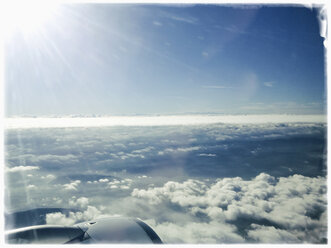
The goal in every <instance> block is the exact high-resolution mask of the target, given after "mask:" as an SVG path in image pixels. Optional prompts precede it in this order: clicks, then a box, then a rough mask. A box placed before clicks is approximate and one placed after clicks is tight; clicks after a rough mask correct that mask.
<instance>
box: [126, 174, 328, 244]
mask: <svg viewBox="0 0 331 248" xmlns="http://www.w3.org/2000/svg"><path fill="white" fill-rule="evenodd" d="M325 182H326V180H325V178H321V177H317V178H310V177H304V176H300V175H294V176H290V177H286V178H285V177H281V178H279V180H277V179H276V178H274V177H272V176H270V175H268V174H266V173H261V174H259V175H258V176H256V177H255V178H253V179H252V180H243V179H242V178H240V177H235V178H223V179H218V180H216V181H215V183H212V184H211V185H207V184H206V183H204V182H202V181H199V180H192V179H190V180H187V181H185V182H183V183H179V182H172V181H169V182H167V183H165V184H164V185H163V186H162V187H154V188H148V189H137V188H135V189H134V190H133V191H132V194H131V195H132V196H133V197H134V198H138V199H143V200H145V201H147V202H148V203H149V204H151V205H155V208H159V207H160V206H161V207H163V206H174V209H176V207H175V206H177V207H180V209H181V211H184V212H186V213H187V214H189V215H191V216H199V215H200V216H201V215H204V216H206V217H208V219H207V222H204V224H203V225H202V226H205V227H204V229H207V230H210V229H211V230H212V228H213V227H214V224H215V222H217V223H218V224H220V225H227V224H229V223H236V222H240V221H241V219H248V220H250V222H251V225H250V226H248V227H247V229H246V232H247V233H248V236H249V238H251V239H252V240H255V241H258V242H267V243H279V242H280V243H283V242H290V243H292V242H300V243H301V242H303V241H305V240H306V241H307V240H310V241H312V242H318V240H322V239H323V237H325V235H326V232H325V230H326V227H327V222H326V219H321V218H320V219H315V218H314V217H313V216H316V214H318V213H323V212H324V213H326V197H325V195H326V184H325ZM169 204H170V205H169ZM162 211H165V210H164V209H163V210H162ZM168 212H170V211H169V210H168ZM261 222H264V223H265V224H266V225H267V226H261V225H259V224H258V223H261ZM181 225H183V224H180V223H171V224H169V223H162V224H156V228H157V230H159V232H160V235H164V236H165V237H168V238H169V239H171V240H172V241H180V238H179V237H178V236H179V235H177V234H176V232H174V233H172V232H170V233H168V230H169V229H172V230H176V229H179V228H180V226H181ZM208 225H210V228H209V227H208ZM188 229H189V228H188ZM307 230H310V231H312V234H310V232H309V231H308V232H307ZM317 230H319V232H318V231H317ZM211 232H212V231H211ZM234 233H236V232H235V230H234V231H233V233H232V234H234ZM316 233H319V236H318V237H316ZM262 234H265V235H264V236H263V235H262ZM273 234H274V235H273ZM192 235H193V234H192ZM170 236H171V237H170ZM219 237H221V236H219ZM186 239H187V240H192V241H193V240H194V239H193V238H192V237H191V236H190V235H187V237H186ZM203 239H204V237H201V239H200V240H199V241H198V240H194V242H202V240H203ZM234 240H236V242H237V241H238V242H239V241H240V239H234ZM203 242H204V241H203ZM209 242H210V243H213V242H228V241H226V240H222V239H221V238H219V239H216V238H215V237H214V240H213V241H211V240H209Z"/></svg>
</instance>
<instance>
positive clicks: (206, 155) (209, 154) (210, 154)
mask: <svg viewBox="0 0 331 248" xmlns="http://www.w3.org/2000/svg"><path fill="white" fill-rule="evenodd" d="M198 156H199V157H216V154H213V153H200V154H198Z"/></svg>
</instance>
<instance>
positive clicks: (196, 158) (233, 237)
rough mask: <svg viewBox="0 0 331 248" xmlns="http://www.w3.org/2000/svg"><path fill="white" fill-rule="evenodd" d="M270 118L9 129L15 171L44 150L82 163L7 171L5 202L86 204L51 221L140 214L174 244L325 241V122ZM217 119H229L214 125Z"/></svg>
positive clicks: (13, 205) (16, 205) (9, 154)
mask: <svg viewBox="0 0 331 248" xmlns="http://www.w3.org/2000/svg"><path fill="white" fill-rule="evenodd" d="M264 117H265V116H255V117H254V118H256V119H254V120H253V119H252V118H253V117H245V116H228V117H227V118H225V117H220V116H212V115H211V116H208V117H206V118H205V117H203V118H201V119H200V117H199V116H191V117H190V116H188V119H187V118H186V117H181V118H183V119H181V118H180V117H176V118H175V120H176V121H178V123H187V121H188V122H191V123H196V122H195V121H196V120H194V118H197V120H198V122H199V123H200V121H201V122H202V124H201V125H200V124H199V125H178V126H154V127H153V128H150V127H143V126H140V127H123V126H117V127H114V126H113V127H102V128H101V127H98V128H66V129H51V128H49V129H20V130H18V129H17V130H15V129H14V130H8V131H7V132H6V147H7V144H8V147H9V149H8V150H7V154H6V164H7V165H9V167H12V168H11V169H13V168H15V167H13V165H21V166H23V167H24V168H25V167H26V166H25V165H26V164H30V162H31V160H33V159H36V160H37V158H38V157H40V156H44V158H46V157H48V156H46V155H51V156H49V157H48V158H50V159H51V160H52V159H53V160H52V161H55V160H58V161H60V160H61V158H63V163H64V161H70V160H71V159H73V160H75V159H77V160H78V161H80V162H79V163H73V164H71V165H70V166H58V167H56V168H55V169H54V168H52V167H51V166H48V163H46V160H45V162H44V163H43V164H42V165H39V164H37V165H38V166H36V167H38V168H39V169H37V168H35V169H32V170H28V169H27V170H26V169H23V171H24V170H26V174H28V175H29V174H31V175H32V176H28V175H26V174H25V173H7V175H6V176H7V179H6V181H7V183H6V189H5V190H6V194H7V195H8V196H9V197H8V199H6V200H5V204H6V208H8V209H11V210H12V209H14V210H15V208H26V209H28V208H35V207H59V208H78V209H80V211H78V212H74V211H72V212H71V213H69V214H67V215H63V214H60V213H58V214H54V215H52V214H50V215H48V223H53V224H58V223H62V224H71V223H77V222H80V221H85V220H86V221H87V220H91V218H95V217H97V218H99V217H100V216H102V215H122V216H128V217H138V218H141V219H142V220H146V221H148V223H150V224H151V226H152V228H153V229H155V230H156V232H157V233H158V234H159V235H160V236H161V238H162V239H163V240H164V241H165V242H167V243H182V242H183V243H215V242H216V243H224V242H225V243H232V242H234V243H241V242H267V243H269V242H270V243H273V242H276V243H278V242H295V240H298V242H300V243H303V242H312V243H319V242H323V240H325V235H326V233H327V222H326V220H327V218H326V207H327V200H326V198H325V195H326V189H327V188H326V178H325V177H324V176H319V177H318V176H317V175H325V174H323V173H324V172H323V171H321V169H320V167H319V166H320V165H321V164H322V163H323V162H324V159H325V156H326V155H325V154H324V152H323V149H324V146H325V145H324V143H323V142H324V141H325V132H326V124H324V123H318V122H306V123H297V121H300V120H311V119H310V118H308V119H305V118H306V117H305V116H302V117H300V118H302V119H300V118H298V117H297V116H295V117H292V116H277V117H273V116H267V117H266V119H263V118H264ZM214 118H215V119H214ZM273 118H275V119H273ZM170 119H171V118H170ZM220 120H224V121H225V122H224V123H217V122H215V123H214V124H210V123H211V122H213V121H220ZM287 120H290V122H286V121H287ZM313 120H314V119H313ZM315 120H317V119H315ZM164 121H166V119H164ZM168 121H169V120H168ZM172 121H173V120H171V121H170V122H172ZM204 121H206V122H204ZM226 122H230V124H227V123H226ZM233 122H234V123H235V124H233ZM64 132H65V134H66V135H63V133H64ZM18 136H19V137H20V141H18V139H17V138H16V137H18ZM302 141H304V142H302ZM306 144H309V146H307V145H306ZM61 147H65V149H64V150H63V149H60V148H61ZM158 152H160V153H161V154H166V155H169V156H159V155H158ZM69 154H72V155H73V157H70V156H67V155H69ZM284 154H285V155H284ZM289 154H296V157H297V160H295V159H294V160H293V157H291V159H288V158H289ZM56 156H58V157H61V158H60V159H58V157H56ZM141 156H144V159H141ZM65 157H67V160H65V159H64V158H65ZM74 157H75V158H74ZM122 158H125V159H122ZM178 158H179V159H178ZM16 167H18V166H16ZM27 168H29V167H27ZM30 169H31V168H30ZM290 169H291V171H290ZM15 170H18V171H20V169H15ZM169 171H170V172H169ZM263 171H264V172H268V173H260V172H263ZM168 172H169V173H168ZM167 173H168V174H167ZM293 174H296V175H293ZM299 174H302V175H299ZM280 175H281V176H280ZM276 176H277V177H276ZM107 180H108V181H107ZM49 182H51V183H49ZM29 185H31V186H29ZM32 185H34V186H35V187H36V188H34V187H33V186H32ZM27 187H30V188H31V190H27ZM92 205H93V206H92ZM263 232H265V236H263V237H261V235H262V233H263ZM272 233H274V235H272ZM181 234H182V235H181ZM260 234H261V235H260ZM324 242H325V241H324Z"/></svg>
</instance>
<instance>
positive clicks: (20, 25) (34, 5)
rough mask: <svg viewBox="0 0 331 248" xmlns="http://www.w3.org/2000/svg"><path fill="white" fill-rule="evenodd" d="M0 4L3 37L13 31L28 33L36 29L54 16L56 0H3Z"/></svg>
mask: <svg viewBox="0 0 331 248" xmlns="http://www.w3.org/2000/svg"><path fill="white" fill-rule="evenodd" d="M0 6H1V10H0V12H1V17H0V18H1V23H2V25H1V26H2V27H1V29H2V32H3V34H4V36H5V37H8V36H10V35H12V34H13V33H14V32H17V31H18V32H22V33H24V34H30V33H35V32H38V30H39V29H40V28H41V27H42V26H43V25H44V24H45V23H47V22H48V21H50V19H52V17H53V16H54V14H55V12H56V9H57V6H58V3H57V2H56V1H4V2H2V3H1V4H0Z"/></svg>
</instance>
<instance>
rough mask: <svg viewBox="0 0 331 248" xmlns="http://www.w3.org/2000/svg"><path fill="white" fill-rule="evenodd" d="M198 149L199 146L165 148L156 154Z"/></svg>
mask: <svg viewBox="0 0 331 248" xmlns="http://www.w3.org/2000/svg"><path fill="white" fill-rule="evenodd" d="M200 149H201V147H200V146H191V147H178V148H166V149H165V150H163V151H159V152H158V155H164V154H166V153H179V152H192V151H198V150H200Z"/></svg>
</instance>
